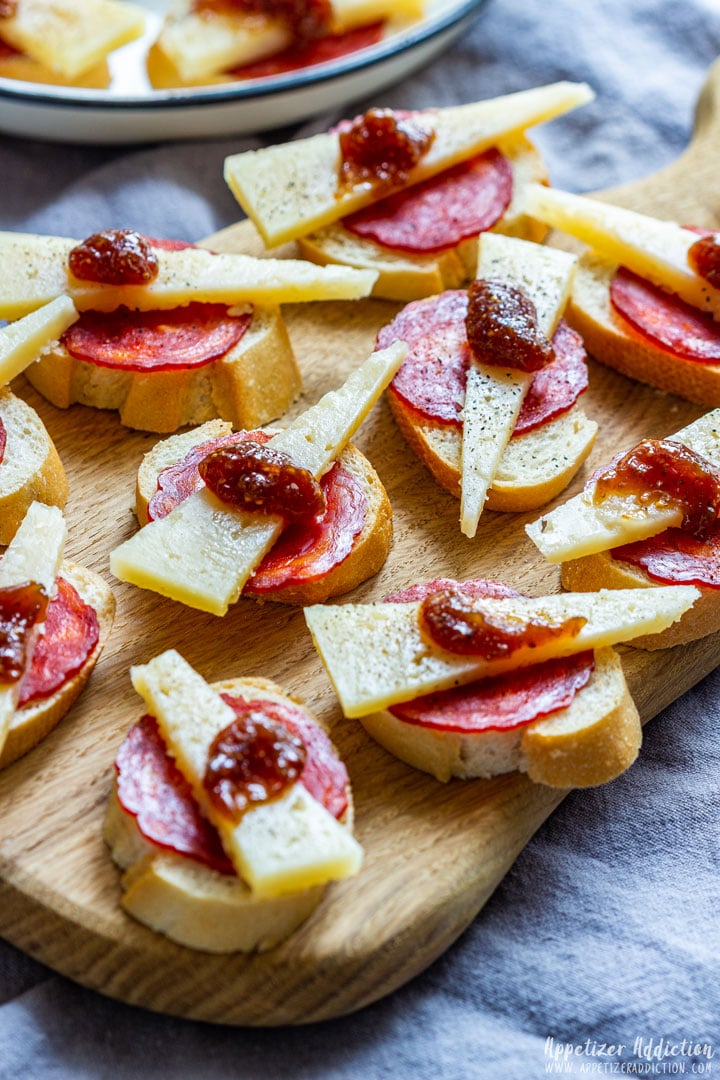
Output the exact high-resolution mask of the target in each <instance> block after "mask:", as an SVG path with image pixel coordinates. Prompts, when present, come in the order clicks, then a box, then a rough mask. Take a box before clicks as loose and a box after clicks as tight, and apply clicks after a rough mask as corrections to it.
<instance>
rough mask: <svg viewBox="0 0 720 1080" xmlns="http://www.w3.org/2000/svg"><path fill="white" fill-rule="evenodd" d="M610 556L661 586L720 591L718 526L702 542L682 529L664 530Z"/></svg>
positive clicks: (625, 546) (625, 545)
mask: <svg viewBox="0 0 720 1080" xmlns="http://www.w3.org/2000/svg"><path fill="white" fill-rule="evenodd" d="M610 554H611V556H612V557H613V559H616V560H617V561H618V562H624V563H629V564H630V565H631V566H635V567H637V568H638V569H640V570H644V571H645V573H646V574H647V575H648V577H650V578H652V580H653V581H657V582H660V583H662V584H663V585H697V586H699V587H700V588H704V589H720V526H716V527H715V529H714V530H713V531H712V532H711V533H710V535H709V536H707V537H705V538H704V539H699V538H698V537H696V536H693V535H692V534H691V533H688V532H685V531H684V530H683V529H666V530H665V532H662V533H660V534H659V535H658V536H652V537H650V538H649V539H648V540H637V541H635V543H634V544H624V545H623V546H622V547H617V548H613V550H612V551H611V552H610Z"/></svg>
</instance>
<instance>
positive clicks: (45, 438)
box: [0, 388, 68, 546]
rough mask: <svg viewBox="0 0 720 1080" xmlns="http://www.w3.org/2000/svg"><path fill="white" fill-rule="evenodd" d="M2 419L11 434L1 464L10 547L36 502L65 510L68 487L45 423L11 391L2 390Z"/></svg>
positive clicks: (1, 504)
mask: <svg viewBox="0 0 720 1080" xmlns="http://www.w3.org/2000/svg"><path fill="white" fill-rule="evenodd" d="M0 420H2V423H3V426H4V428H5V432H6V435H7V443H6V445H5V454H4V455H3V459H2V461H1V462H0V545H2V546H6V545H7V544H9V543H10V541H11V540H12V538H13V536H14V535H15V533H16V532H17V530H18V528H19V527H20V523H21V521H22V520H23V518H24V517H25V514H26V513H27V511H28V510H29V509H30V506H31V504H32V503H33V502H36V501H37V502H41V503H45V504H46V505H47V506H58V507H59V508H60V509H61V510H62V509H63V508H64V506H65V503H66V502H67V497H68V484H67V478H66V476H65V470H64V469H63V466H62V462H61V461H60V458H59V456H58V452H57V450H56V449H55V445H54V443H53V441H52V439H51V438H50V436H49V435H48V433H47V431H46V429H45V425H44V424H43V422H42V420H41V419H40V417H39V416H38V414H37V413H36V412H35V410H34V409H32V408H31V407H30V406H29V405H27V404H26V403H25V402H24V401H23V400H22V398H19V397H15V395H14V394H12V393H11V392H10V391H9V390H8V389H7V388H3V389H0Z"/></svg>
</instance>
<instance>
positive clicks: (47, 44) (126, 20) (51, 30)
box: [0, 0, 145, 79]
mask: <svg viewBox="0 0 720 1080" xmlns="http://www.w3.org/2000/svg"><path fill="white" fill-rule="evenodd" d="M144 29H145V12H144V11H143V10H142V8H140V7H136V6H135V5H134V4H130V3H117V2H116V0H18V6H17V11H16V13H15V14H14V15H10V16H8V17H5V18H3V19H1V20H0V38H2V39H3V40H4V41H7V43H8V44H9V45H12V46H13V48H14V49H17V50H18V51H19V52H21V53H25V54H26V55H27V56H30V57H32V59H33V60H37V61H38V62H39V63H41V64H44V65H45V66H46V67H49V68H50V69H51V70H52V71H57V72H58V73H59V74H60V75H63V76H64V77H65V78H67V79H74V78H76V77H77V76H79V75H82V74H83V73H84V72H86V71H88V70H89V69H90V68H92V67H94V66H95V65H96V64H99V63H100V62H101V61H103V60H104V59H105V57H106V56H107V54H108V53H109V52H112V50H113V49H117V48H118V47H119V46H120V45H125V44H126V43H127V42H128V41H133V40H134V39H135V38H138V37H140V35H141V34H142V32H143V30H144Z"/></svg>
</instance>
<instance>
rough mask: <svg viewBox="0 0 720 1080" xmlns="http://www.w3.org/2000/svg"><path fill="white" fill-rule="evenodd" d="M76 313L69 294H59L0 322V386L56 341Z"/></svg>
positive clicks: (75, 316)
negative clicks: (0, 324) (5, 322)
mask: <svg viewBox="0 0 720 1080" xmlns="http://www.w3.org/2000/svg"><path fill="white" fill-rule="evenodd" d="M77 317H78V313H77V311H76V310H75V305H74V304H73V302H72V300H71V299H70V297H69V296H59V297H58V298H57V300H52V301H51V302H50V303H49V304H45V306H44V307H41V308H40V309H39V310H38V311H34V312H32V314H30V315H26V316H25V317H24V318H23V319H18V320H17V322H14V323H11V324H10V325H9V326H4V327H3V328H2V330H0V386H4V385H5V384H6V383H9V382H10V380H11V379H14V378H15V376H16V375H19V374H20V372H21V371H24V370H25V368H26V367H27V366H28V364H31V363H32V362H33V361H34V360H37V359H38V356H39V354H40V353H41V352H42V350H43V349H44V348H45V347H46V346H47V345H51V344H52V343H53V342H54V341H57V340H58V338H60V337H61V336H62V334H63V333H64V332H65V331H66V330H67V328H68V326H72V324H73V323H74V322H75V321H76V320H77Z"/></svg>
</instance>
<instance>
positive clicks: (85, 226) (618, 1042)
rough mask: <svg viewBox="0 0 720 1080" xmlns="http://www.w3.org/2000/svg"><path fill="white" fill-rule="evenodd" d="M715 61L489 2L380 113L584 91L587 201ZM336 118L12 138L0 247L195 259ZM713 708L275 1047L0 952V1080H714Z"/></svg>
mask: <svg viewBox="0 0 720 1080" xmlns="http://www.w3.org/2000/svg"><path fill="white" fill-rule="evenodd" d="M718 53H720V4H718V2H717V0H685V2H684V3H677V2H675V0H654V2H653V0H634V2H632V3H628V2H627V0H604V2H600V0H552V2H550V0H545V2H541V0H490V3H489V4H488V6H487V8H486V9H485V10H484V11H483V13H482V14H481V16H480V17H479V18H478V19H477V22H476V23H475V24H474V26H473V28H472V30H471V31H470V32H468V33H466V34H465V35H464V36H463V37H462V39H461V40H460V41H459V42H458V43H457V44H455V45H454V46H453V47H452V49H451V51H450V52H448V53H446V54H445V55H444V56H442V57H440V58H438V59H437V60H435V61H434V62H433V63H432V64H431V65H429V66H428V67H427V68H426V69H425V70H424V71H422V72H420V73H418V74H415V75H414V76H412V77H411V78H408V79H406V81H405V82H404V83H403V84H402V85H398V86H395V87H393V88H391V89H390V90H387V91H385V92H384V93H383V94H382V95H381V97H382V103H384V104H388V105H391V106H396V107H419V106H424V105H427V106H429V105H434V104H448V103H460V102H464V101H470V100H474V99H477V98H483V97H490V96H493V95H495V94H500V93H506V92H509V91H513V90H518V89H522V88H524V87H528V86H535V85H539V84H542V83H546V82H552V81H554V80H557V79H566V78H567V79H577V80H582V79H584V80H587V81H588V82H590V83H591V84H592V86H593V87H594V88H595V90H596V91H597V100H596V101H595V103H594V104H592V105H590V106H589V107H586V108H584V109H582V110H579V111H578V112H577V113H573V114H571V115H569V116H567V117H565V118H563V119H562V120H560V121H556V122H554V123H553V124H550V125H547V126H546V127H545V128H544V129H542V130H541V132H540V134H539V140H538V141H539V142H540V144H541V146H542V149H543V151H544V153H545V156H546V159H547V162H548V164H549V166H550V170H551V174H552V178H553V181H554V182H555V183H556V184H557V185H558V186H563V187H567V188H570V189H574V190H578V191H582V190H590V189H596V188H601V187H605V186H609V185H612V184H616V183H620V182H623V181H626V180H630V179H634V178H636V177H639V176H642V175H645V174H647V173H650V172H654V171H655V170H656V169H658V168H659V167H661V166H662V165H664V164H666V163H668V162H670V161H672V160H673V159H674V158H676V157H677V155H678V154H679V153H680V152H681V151H682V149H683V147H684V146H685V144H686V143H687V141H688V139H689V136H690V131H691V126H692V115H693V108H694V103H695V101H696V98H697V95H698V92H699V90H700V87H701V85H702V82H703V78H704V76H705V73H706V71H707V69H708V67H709V65H710V64H711V63H712V61H713V60H714V59H715V57H716V56H717V55H718ZM371 104H378V102H377V101H369V100H368V101H367V102H360V103H359V105H361V106H362V107H368V106H369V105H371ZM337 118H338V116H337V113H336V112H335V111H332V110H331V109H330V108H329V109H328V112H327V114H326V115H324V116H322V117H320V118H318V119H315V120H313V121H312V122H311V123H309V124H307V125H306V126H305V127H304V128H300V129H296V130H292V131H283V132H276V133H274V134H272V135H265V136H262V135H258V136H257V137H250V138H245V139H236V138H228V139H225V140H217V141H213V142H209V143H203V144H201V145H198V144H195V145H192V144H186V145H159V146H150V147H140V148H138V147H129V148H121V149H108V148H81V147H73V146H67V147H62V149H61V152H60V153H58V151H57V149H54V150H53V152H52V156H51V157H50V156H49V154H48V148H47V147H46V146H44V145H40V144H38V143H30V142H23V141H21V140H13V139H6V140H5V141H4V143H3V145H2V151H1V155H2V156H1V162H0V164H1V167H2V173H1V174H0V175H1V176H2V199H0V218H1V219H2V227H3V228H8V229H17V230H29V231H37V232H47V233H55V234H61V235H62V234H64V235H69V236H73V235H75V236H85V235H87V234H89V233H90V232H92V231H93V230H95V229H97V228H101V227H106V226H107V225H110V224H114V225H122V226H130V227H134V228H138V229H141V230H145V231H146V232H149V233H150V234H151V235H155V236H163V235H167V236H176V237H179V238H184V239H187V240H194V239H196V238H198V237H201V236H204V235H206V234H208V233H210V232H212V231H213V230H215V229H217V228H220V227H222V226H225V225H228V224H231V223H232V222H233V221H234V220H236V219H237V218H238V216H239V215H238V210H237V207H236V204H235V202H234V200H233V199H232V197H231V196H230V194H229V193H228V191H227V190H226V188H225V185H224V183H223V181H222V162H223V158H224V157H225V155H226V154H228V153H229V152H231V151H235V150H237V149H240V148H243V147H249V146H253V145H258V144H259V143H260V142H262V141H268V140H269V139H276V140H277V139H280V138H286V137H294V136H295V135H297V134H303V133H306V132H310V131H315V130H319V129H321V128H323V127H325V126H326V125H327V124H328V123H330V122H332V121H334V120H336V119H337ZM50 160H52V167H49V165H48V162H49V161H50ZM717 197H718V202H719V203H720V179H719V180H718V192H717ZM719 660H720V658H719ZM719 695H720V672H716V673H715V674H713V675H711V676H709V677H708V678H707V679H705V680H704V682H702V683H701V684H700V685H698V686H697V687H696V688H695V689H694V690H692V691H691V692H689V693H687V694H686V695H685V696H684V697H683V698H682V699H681V700H679V701H677V702H676V703H675V704H674V705H673V706H672V707H671V708H669V709H667V710H666V711H665V712H664V713H663V714H662V715H661V716H660V717H658V718H657V719H656V720H654V721H653V722H652V724H651V725H649V727H648V728H646V733H645V745H644V747H643V751H642V755H641V757H640V760H639V761H638V763H637V764H636V765H634V766H633V768H632V769H631V770H630V771H629V772H628V773H627V774H625V775H624V776H623V777H621V778H620V779H619V780H617V781H615V782H614V783H613V784H610V785H608V786H607V787H604V788H600V789H596V790H592V791H586V792H583V793H578V794H573V795H571V796H570V797H569V798H567V799H566V800H565V802H564V803H563V804H562V805H561V807H560V808H559V809H558V810H557V811H556V813H555V814H554V815H553V816H552V817H551V818H550V820H549V821H548V822H547V823H546V824H545V826H544V827H543V828H542V829H541V830H540V832H539V833H538V834H537V835H536V836H535V838H534V839H533V841H532V842H531V843H530V844H529V845H528V847H527V848H526V849H525V851H524V852H523V853H522V855H521V856H520V857H519V858H518V860H517V862H516V863H515V865H514V866H513V868H512V869H511V870H510V872H509V873H508V875H507V876H506V878H505V880H504V881H503V883H502V884H501V885H500V887H499V888H498V889H497V891H496V892H495V894H494V896H493V897H492V899H491V900H490V902H489V903H488V904H487V906H486V907H485V908H484V910H483V911H482V913H481V914H480V915H479V917H478V918H477V919H476V920H475V922H474V923H473V925H472V926H471V927H470V928H469V929H468V931H467V932H466V933H465V934H464V935H463V937H462V938H461V939H460V940H459V941H458V942H457V943H456V944H455V945H454V946H453V947H452V948H451V949H449V950H448V952H447V953H446V954H445V955H444V956H443V957H442V958H441V959H440V960H438V961H437V962H436V963H435V964H434V965H433V966H432V967H431V968H430V969H429V970H427V971H426V972H425V973H424V974H422V975H420V976H419V977H418V978H416V979H415V980H414V981H413V982H411V983H410V984H408V985H407V986H405V987H404V988H402V989H400V990H399V991H397V992H396V993H394V994H393V995H391V996H390V997H388V998H386V999H385V1000H383V1001H381V1002H379V1003H377V1004H375V1005H373V1006H371V1007H369V1008H366V1009H365V1010H363V1011H362V1012H360V1013H358V1014H356V1015H354V1016H350V1017H346V1018H343V1019H339V1020H336V1021H332V1022H328V1023H325V1024H318V1025H314V1026H311V1027H308V1028H299V1029H290V1028H285V1029H282V1030H279V1031H267V1030H251V1029H223V1028H215V1027H212V1026H209V1025H203V1024H198V1023H191V1022H184V1021H181V1020H177V1019H172V1018H168V1017H163V1016H158V1015H153V1014H151V1013H149V1012H145V1011H143V1010H140V1009H134V1008H131V1007H127V1006H123V1005H121V1004H117V1003H115V1002H112V1001H109V1000H106V999H104V998H102V997H101V996H99V995H97V994H94V993H92V992H90V991H88V990H85V989H83V988H82V987H79V986H76V985H74V984H72V983H70V982H68V981H67V980H65V979H63V978H60V977H59V976H56V975H55V974H53V973H52V972H51V971H48V970H46V969H45V968H43V967H42V966H41V965H39V964H37V963H35V962H34V961H32V960H30V959H28V958H27V957H25V956H23V955H22V954H20V953H19V952H18V951H17V950H15V949H13V948H12V947H10V946H7V945H0V1002H1V1003H2V1004H0V1077H1V1078H2V1080H11V1078H13V1080H14V1078H22V1080H35V1078H38V1077H42V1078H43V1080H45V1078H52V1080H70V1078H81V1077H107V1078H108V1080H109V1078H112V1080H129V1078H134V1077H138V1078H139V1077H142V1078H151V1077H156V1076H172V1077H183V1078H184V1077H199V1076H204V1077H207V1078H209V1080H214V1078H220V1077H234V1076H238V1077H248V1078H251V1077H252V1078H255V1077H257V1078H263V1077H280V1076H286V1075H293V1076H296V1077H298V1078H302V1077H351V1078H352V1077H363V1078H365V1080H371V1078H375V1077H386V1076H387V1077H390V1076H394V1077H418V1078H426V1077H435V1076H440V1075H442V1076H443V1077H447V1078H462V1077H475V1076H477V1077H498V1078H500V1077H502V1078H507V1080H527V1078H529V1077H530V1078H532V1077H539V1076H542V1075H546V1074H547V1073H548V1072H551V1071H556V1072H557V1073H558V1074H565V1075H568V1074H571V1073H574V1074H576V1075H579V1074H580V1073H581V1072H591V1071H594V1072H596V1073H605V1072H607V1073H610V1072H613V1071H614V1072H617V1073H622V1072H624V1073H626V1074H627V1073H628V1072H633V1071H634V1072H635V1074H636V1075H637V1074H640V1075H678V1074H680V1073H687V1074H691V1073H694V1074H700V1075H702V1074H704V1075H708V1074H711V1073H716V1072H718V1070H720V965H719V963H718V955H719V952H720V930H719V928H718V921H717V912H718V906H719V904H718V901H719V900H720V859H719V858H718V823H719V821H720V811H719V809H718V796H717V791H718V781H717V775H718V772H717V771H718V765H719V764H720V750H719V748H720V737H719V736H718V732H717V731H716V728H715V725H716V724H717V723H718V722H719V721H720V701H719ZM683 1040H684V1041H683ZM619 1047H621V1049H619ZM642 1070H644V1071H642ZM671 1070H674V1072H671Z"/></svg>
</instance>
